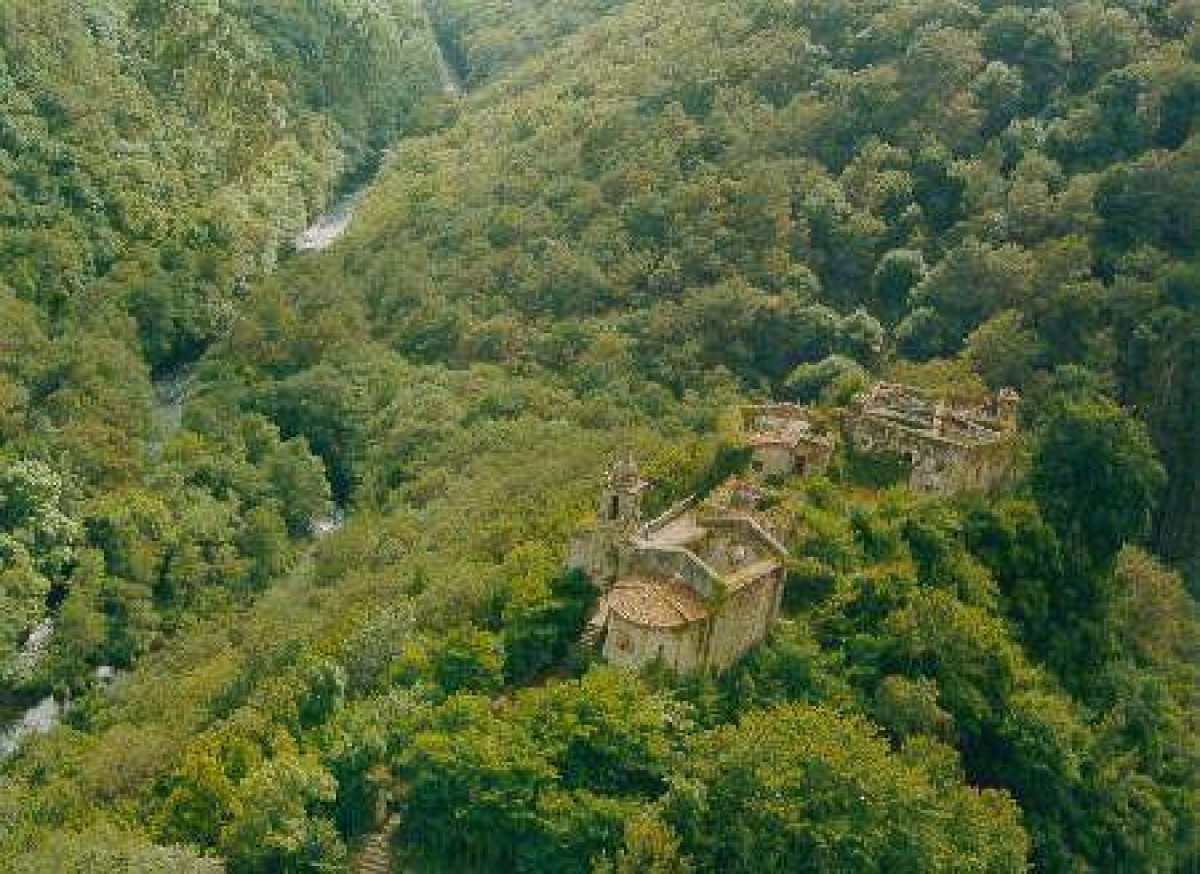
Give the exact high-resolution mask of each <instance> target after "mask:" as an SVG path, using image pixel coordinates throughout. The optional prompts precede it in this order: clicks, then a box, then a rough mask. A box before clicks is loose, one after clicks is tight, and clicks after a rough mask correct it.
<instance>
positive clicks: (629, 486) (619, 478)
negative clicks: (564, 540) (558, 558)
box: [568, 456, 650, 589]
mask: <svg viewBox="0 0 1200 874" xmlns="http://www.w3.org/2000/svg"><path fill="white" fill-rule="evenodd" d="M649 486H650V484H649V483H648V482H646V480H644V479H642V475H641V472H640V471H639V470H638V466H637V462H635V461H634V460H633V458H632V457H630V456H626V457H625V458H624V459H619V460H617V461H616V462H614V463H613V465H612V467H610V468H609V471H608V476H607V477H606V479H605V481H604V488H603V489H601V490H600V500H599V505H598V506H597V508H596V521H595V524H594V525H593V526H591V527H590V529H589V530H586V531H581V532H580V533H579V534H577V535H576V536H575V538H574V539H573V541H572V543H571V555H570V559H569V562H568V563H569V565H570V566H571V567H575V568H579V569H580V570H583V571H584V572H586V573H587V575H588V576H589V577H591V579H592V582H593V583H595V584H596V585H597V586H599V587H600V588H602V589H607V588H608V587H609V586H611V585H612V584H613V583H614V582H616V580H617V575H618V574H619V573H620V569H621V564H622V557H623V556H624V555H627V554H628V552H629V549H628V546H629V543H630V541H632V540H633V538H634V537H636V536H637V532H638V528H639V527H640V526H641V522H642V494H643V493H644V492H645V491H646V489H647V488H649Z"/></svg>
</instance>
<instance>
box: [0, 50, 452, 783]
mask: <svg viewBox="0 0 1200 874" xmlns="http://www.w3.org/2000/svg"><path fill="white" fill-rule="evenodd" d="M435 45H437V43H436V41H435ZM437 61H438V68H439V72H440V75H441V85H442V92H443V94H445V95H446V96H447V97H450V98H458V97H461V96H463V95H464V94H465V93H466V91H465V85H464V82H463V78H462V76H461V75H460V74H459V73H458V71H457V70H455V69H454V67H453V66H452V65H451V64H450V62H449V61H448V60H447V58H446V54H445V52H444V51H442V49H441V46H440V45H439V46H438V57H437ZM390 154H391V150H390V149H389V150H388V151H387V152H385V153H384V155H383V160H382V161H381V162H380V168H381V170H380V172H381V171H382V168H383V167H384V166H386V163H387V159H388V157H389V156H390ZM377 176H378V173H377V174H376V176H373V177H372V178H371V179H369V180H367V181H366V182H365V183H364V184H363V185H361V186H360V187H358V188H357V189H355V190H353V191H351V192H350V193H349V194H346V195H345V196H343V197H341V198H339V199H338V200H336V201H335V202H334V203H333V204H332V206H330V207H329V209H328V210H327V211H326V212H324V213H322V214H321V215H319V216H318V217H317V218H316V219H315V220H314V221H313V222H312V224H310V225H309V226H308V227H307V228H305V229H304V230H303V231H301V232H300V233H299V234H297V235H296V237H295V239H294V240H293V245H294V247H295V250H296V252H297V253H298V254H299V255H301V256H303V255H304V254H305V253H314V252H320V251H323V250H325V249H327V248H329V247H330V246H332V245H333V244H334V243H335V242H337V241H338V240H339V239H340V238H341V237H342V236H343V235H344V234H345V233H346V231H347V230H348V229H349V228H350V225H351V224H352V223H353V221H354V216H355V213H356V211H357V209H358V207H359V205H360V204H361V203H362V201H363V199H364V197H365V196H366V194H367V192H368V191H369V190H370V188H371V186H372V185H373V184H374V183H375V179H376V178H377ZM197 363H198V362H189V363H186V364H182V365H179V366H178V367H175V368H173V369H171V370H169V371H167V372H166V373H163V374H161V375H159V376H157V377H156V378H155V379H154V437H153V445H152V448H153V451H154V453H155V454H158V453H159V452H160V451H161V449H162V447H163V445H164V444H165V443H166V442H167V441H168V440H169V439H170V438H171V436H172V435H173V434H175V433H176V432H177V431H178V430H179V429H180V428H181V427H183V413H184V407H185V405H186V403H187V399H188V394H189V391H190V390H191V387H192V384H193V381H194V376H195V371H196V366H197ZM345 519H346V510H345V508H343V507H340V506H339V507H334V509H333V510H332V511H331V512H330V513H329V514H328V515H327V516H323V517H320V518H315V519H313V520H312V534H313V536H314V537H323V536H326V535H328V534H330V533H332V532H334V531H337V530H338V529H339V528H341V526H342V525H343V524H344V522H345ZM53 634H54V619H53V618H52V617H46V618H45V619H43V620H42V622H41V623H39V624H38V626H37V627H36V628H35V629H34V630H33V631H32V632H31V633H30V634H29V637H28V638H27V639H26V641H25V644H24V645H23V647H22V650H21V652H20V654H19V655H18V659H19V661H20V662H21V664H22V665H23V666H24V667H25V669H27V670H28V669H31V668H32V667H33V666H34V665H35V664H36V662H37V661H38V660H39V659H40V658H41V657H42V656H43V655H44V654H45V652H46V650H47V648H48V647H49V645H50V640H51V638H52V636H53ZM115 676H116V672H115V671H114V670H113V669H112V668H111V667H108V666H101V667H99V668H97V669H96V679H97V681H98V682H100V683H107V682H111V681H112V680H113V679H114V678H115ZM69 707H70V702H69V701H61V700H59V699H58V698H56V697H55V696H54V695H46V696H45V697H43V698H40V699H39V700H37V701H36V703H33V704H32V705H27V704H22V703H20V702H19V701H18V700H12V701H10V702H8V704H7V706H5V708H4V709H3V710H0V725H2V727H0V760H3V759H6V758H8V757H9V756H11V755H13V754H14V753H15V752H16V751H17V749H18V748H19V747H20V745H21V743H22V742H23V741H24V740H25V739H26V738H28V737H31V736H33V735H36V734H45V733H46V732H49V731H50V730H51V729H52V728H54V726H55V725H57V724H58V721H59V719H60V718H61V717H62V715H63V714H64V713H65V712H66V711H67V710H68V709H69Z"/></svg>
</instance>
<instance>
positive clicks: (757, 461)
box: [742, 404, 835, 477]
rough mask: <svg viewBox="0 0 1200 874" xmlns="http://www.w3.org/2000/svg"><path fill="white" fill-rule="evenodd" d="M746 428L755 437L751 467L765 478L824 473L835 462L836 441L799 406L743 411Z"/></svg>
mask: <svg viewBox="0 0 1200 874" xmlns="http://www.w3.org/2000/svg"><path fill="white" fill-rule="evenodd" d="M742 427H743V428H744V429H745V430H746V431H747V432H748V433H749V434H750V435H751V436H750V439H749V445H750V449H751V452H752V455H751V461H750V463H751V465H752V466H753V468H754V470H755V471H756V472H757V473H759V474H761V475H763V476H768V477H771V476H791V475H793V474H798V475H801V476H809V475H815V474H820V473H824V472H825V470H826V468H828V467H829V463H830V461H832V460H833V451H834V447H835V443H834V439H833V437H832V436H830V435H829V434H826V433H823V432H822V431H821V430H820V429H819V428H818V427H817V426H816V425H815V424H814V423H813V421H812V419H811V416H810V413H809V411H808V410H807V409H806V408H805V407H802V406H800V405H798V404H758V405H756V406H748V407H743V408H742Z"/></svg>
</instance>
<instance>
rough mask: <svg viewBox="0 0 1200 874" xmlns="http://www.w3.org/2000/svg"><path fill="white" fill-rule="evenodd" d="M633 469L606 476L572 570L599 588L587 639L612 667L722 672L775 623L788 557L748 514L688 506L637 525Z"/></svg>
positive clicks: (639, 483) (621, 467) (627, 464)
mask: <svg viewBox="0 0 1200 874" xmlns="http://www.w3.org/2000/svg"><path fill="white" fill-rule="evenodd" d="M646 487H647V484H646V482H645V480H643V479H642V477H641V476H640V474H639V473H638V468H637V465H636V464H635V463H633V462H632V461H621V462H618V463H617V464H615V465H614V466H613V468H612V470H611V471H610V472H609V475H608V480H607V483H606V485H605V488H604V490H603V492H602V494H601V498H600V507H599V512H598V514H597V519H596V521H595V523H594V525H593V526H592V527H590V528H589V529H588V530H585V531H582V532H581V533H580V534H579V535H578V536H577V537H576V538H575V540H574V542H573V543H572V548H571V555H570V564H571V566H573V567H576V568H580V569H582V570H583V571H585V572H586V573H587V574H588V575H589V576H590V578H591V579H592V580H593V582H594V583H595V584H596V585H597V586H598V587H599V588H600V589H601V592H602V594H601V598H600V603H599V605H598V607H597V610H596V612H595V614H594V615H593V616H592V618H591V620H590V621H589V627H588V630H587V631H586V632H585V639H588V640H591V641H593V642H595V643H597V644H600V645H602V651H603V653H604V657H605V658H606V659H607V660H608V661H609V662H611V663H613V664H616V665H620V666H623V667H627V668H631V669H637V668H640V667H642V666H644V665H647V664H650V663H651V662H655V661H658V662H661V663H662V664H663V665H665V666H666V667H669V668H671V669H673V670H675V671H678V672H680V673H689V672H693V671H697V670H701V669H713V670H718V671H719V670H722V669H724V668H727V667H729V666H730V665H732V664H733V663H734V662H736V661H737V660H738V658H740V657H741V656H742V655H743V654H744V653H745V652H746V651H747V650H748V649H750V648H751V647H753V646H754V645H755V644H757V643H759V642H760V641H761V640H762V639H763V638H764V637H766V635H767V632H768V631H769V630H770V627H771V625H772V623H773V622H774V621H775V619H776V617H777V616H778V615H779V605H780V601H781V598H782V595H783V560H784V558H785V556H786V555H787V550H786V549H785V548H784V547H783V545H782V544H781V543H780V542H779V541H778V540H777V539H776V538H775V536H774V535H773V534H772V533H771V532H770V531H769V530H768V529H767V527H766V526H765V525H764V524H763V522H762V521H761V520H760V519H758V518H757V517H756V516H754V515H753V514H751V513H749V512H746V511H742V510H738V509H733V508H719V507H713V506H708V505H705V504H702V503H701V502H699V501H697V500H695V499H689V500H687V501H684V502H682V503H680V504H677V505H676V506H674V507H672V508H671V509H670V510H668V511H667V512H666V513H663V514H662V515H661V516H659V517H658V518H656V519H654V520H652V521H649V522H643V521H642V518H641V498H642V494H643V493H644V491H645V489H646Z"/></svg>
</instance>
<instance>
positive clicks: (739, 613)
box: [708, 572, 782, 671]
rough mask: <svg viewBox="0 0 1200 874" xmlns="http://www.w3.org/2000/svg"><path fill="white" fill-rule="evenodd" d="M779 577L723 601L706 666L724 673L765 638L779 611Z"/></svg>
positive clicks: (771, 576)
mask: <svg viewBox="0 0 1200 874" xmlns="http://www.w3.org/2000/svg"><path fill="white" fill-rule="evenodd" d="M781 585H782V581H781V576H780V574H779V573H778V572H777V573H775V574H771V575H770V576H767V577H763V578H762V579H760V580H758V581H756V582H755V583H752V584H750V585H748V586H746V588H744V589H742V590H741V591H740V592H738V593H737V594H735V595H732V596H731V597H730V598H729V600H728V601H726V602H725V603H724V604H723V605H722V606H721V609H720V611H719V612H718V614H717V616H716V618H715V620H714V622H713V629H712V640H711V641H710V642H709V651H708V664H709V666H710V667H712V668H713V669H715V670H718V671H719V670H724V669H725V668H728V667H729V666H730V665H732V664H733V663H734V662H736V661H737V660H738V659H739V658H740V657H741V656H742V654H743V653H745V652H746V651H747V650H748V649H750V648H751V647H753V646H755V645H756V644H758V643H759V642H761V641H762V640H763V638H764V637H766V635H767V632H768V631H769V630H770V627H771V622H772V621H773V620H774V618H775V614H776V611H777V610H778V604H779V599H780V595H781Z"/></svg>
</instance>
